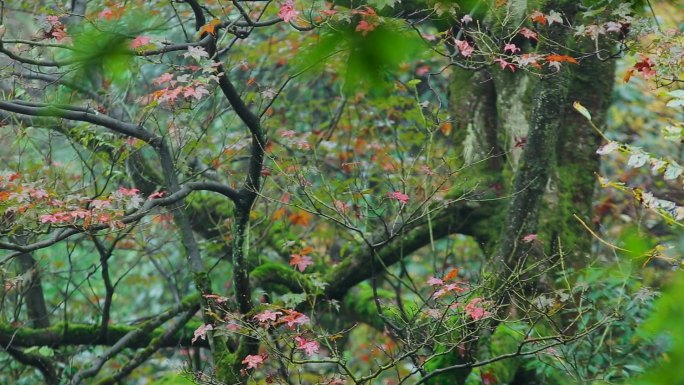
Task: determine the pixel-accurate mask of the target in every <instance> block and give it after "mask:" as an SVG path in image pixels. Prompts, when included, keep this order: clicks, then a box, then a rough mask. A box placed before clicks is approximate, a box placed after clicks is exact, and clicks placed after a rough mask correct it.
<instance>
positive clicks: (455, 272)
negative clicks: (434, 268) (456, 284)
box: [444, 269, 458, 281]
mask: <svg viewBox="0 0 684 385" xmlns="http://www.w3.org/2000/svg"><path fill="white" fill-rule="evenodd" d="M457 275H458V269H451V270H450V271H449V273H447V275H445V276H444V280H445V281H448V280H450V279H454V278H456V276H457Z"/></svg>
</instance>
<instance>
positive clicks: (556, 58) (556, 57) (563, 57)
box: [545, 54, 579, 64]
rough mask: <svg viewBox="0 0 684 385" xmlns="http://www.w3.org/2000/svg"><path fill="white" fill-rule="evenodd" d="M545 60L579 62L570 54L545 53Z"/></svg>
mask: <svg viewBox="0 0 684 385" xmlns="http://www.w3.org/2000/svg"><path fill="white" fill-rule="evenodd" d="M545 59H546V61H550V62H568V63H572V64H579V62H578V61H577V60H575V58H574V57H572V56H567V55H556V54H551V55H546V58H545Z"/></svg>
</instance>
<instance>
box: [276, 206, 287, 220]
mask: <svg viewBox="0 0 684 385" xmlns="http://www.w3.org/2000/svg"><path fill="white" fill-rule="evenodd" d="M284 215H285V208H284V207H281V208H279V209H278V210H276V211H275V212H274V213H273V220H274V221H277V220H278V219H280V218H282V217H283V216H284Z"/></svg>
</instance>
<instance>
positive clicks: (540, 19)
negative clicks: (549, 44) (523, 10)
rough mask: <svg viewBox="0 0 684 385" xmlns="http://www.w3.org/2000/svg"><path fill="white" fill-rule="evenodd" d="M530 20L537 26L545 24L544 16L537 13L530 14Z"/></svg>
mask: <svg viewBox="0 0 684 385" xmlns="http://www.w3.org/2000/svg"><path fill="white" fill-rule="evenodd" d="M530 19H532V21H534V22H536V23H539V24H543V25H545V24H546V16H544V14H543V13H541V12H539V11H534V12H532V14H531V15H530Z"/></svg>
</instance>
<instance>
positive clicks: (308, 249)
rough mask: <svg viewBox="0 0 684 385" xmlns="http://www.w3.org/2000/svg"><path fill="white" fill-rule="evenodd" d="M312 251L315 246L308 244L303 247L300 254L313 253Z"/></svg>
mask: <svg viewBox="0 0 684 385" xmlns="http://www.w3.org/2000/svg"><path fill="white" fill-rule="evenodd" d="M312 251H314V248H313V247H311V246H307V247H305V248H303V249H301V250H300V251H299V254H303V255H308V254H311V252H312Z"/></svg>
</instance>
